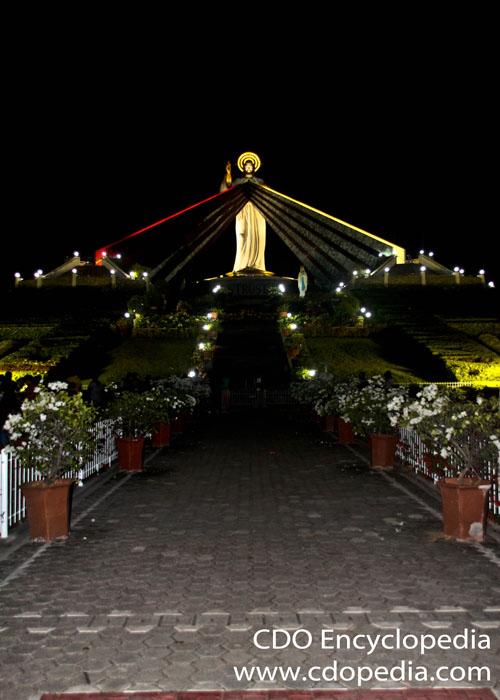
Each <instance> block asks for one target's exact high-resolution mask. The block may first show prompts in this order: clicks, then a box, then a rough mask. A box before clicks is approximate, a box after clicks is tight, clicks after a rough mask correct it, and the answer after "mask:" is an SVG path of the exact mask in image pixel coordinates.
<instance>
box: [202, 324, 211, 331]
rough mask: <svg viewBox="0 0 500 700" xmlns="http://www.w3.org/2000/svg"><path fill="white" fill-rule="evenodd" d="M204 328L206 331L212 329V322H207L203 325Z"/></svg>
mask: <svg viewBox="0 0 500 700" xmlns="http://www.w3.org/2000/svg"><path fill="white" fill-rule="evenodd" d="M203 330H204V331H209V330H210V324H209V323H205V324H204V326H203Z"/></svg>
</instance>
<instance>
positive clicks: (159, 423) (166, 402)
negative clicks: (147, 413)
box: [150, 380, 186, 447]
mask: <svg viewBox="0 0 500 700" xmlns="http://www.w3.org/2000/svg"><path fill="white" fill-rule="evenodd" d="M178 393H179V392H178V391H176V390H175V389H174V388H173V386H171V385H169V383H168V380H167V381H163V380H160V381H158V382H156V384H155V385H154V387H153V389H152V391H151V397H152V399H153V400H152V402H151V407H150V408H151V411H152V414H153V417H154V423H153V439H152V442H153V446H154V447H167V446H168V445H170V434H171V427H172V422H173V421H174V420H176V419H177V418H178V416H179V415H180V413H181V412H182V410H183V409H184V408H185V403H186V402H185V400H184V399H183V398H182V395H181V396H178Z"/></svg>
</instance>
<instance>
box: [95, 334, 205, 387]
mask: <svg viewBox="0 0 500 700" xmlns="http://www.w3.org/2000/svg"><path fill="white" fill-rule="evenodd" d="M194 346H195V339H194V338H186V339H184V338H183V339H178V338H156V339H150V338H128V339H127V340H124V341H123V343H121V344H120V345H119V346H118V347H117V348H115V349H114V350H113V351H112V352H111V353H110V355H111V362H110V363H109V364H108V365H107V367H105V369H104V370H103V372H102V374H101V375H100V379H101V381H103V382H105V383H106V382H111V381H116V380H118V379H121V378H123V377H124V376H125V375H126V374H127V372H137V374H138V375H139V376H143V377H144V376H148V375H149V376H151V377H165V376H167V375H169V374H183V373H184V372H186V371H187V370H189V369H191V366H192V365H191V357H192V354H193V351H194Z"/></svg>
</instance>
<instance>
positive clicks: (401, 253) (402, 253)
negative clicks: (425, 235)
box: [260, 185, 406, 264]
mask: <svg viewBox="0 0 500 700" xmlns="http://www.w3.org/2000/svg"><path fill="white" fill-rule="evenodd" d="M260 187H264V188H265V189H266V190H269V191H270V192H273V193H274V194H277V195H278V196H279V197H283V199H288V200H289V201H290V202H293V203H294V204H299V205H300V206H301V207H305V208H306V209H309V210H310V211H314V212H315V213H316V214H321V216H326V218H327V219H331V220H332V221H336V222H337V223H339V224H342V225H343V226H347V227H348V228H350V229H352V230H353V231H358V232H359V233H362V234H364V235H365V236H369V237H370V238H373V239H374V240H376V241H380V242H381V243H385V244H386V245H388V246H391V248H392V252H393V255H395V256H396V259H397V262H398V263H401V264H403V263H404V262H405V261H406V250H405V249H404V248H402V247H401V246H399V245H396V244H395V243H391V241H386V240H385V238H380V236H376V235H375V234H374V233H369V232H368V231H365V230H364V229H362V228H358V227H357V226H353V225H352V224H348V223H347V221H342V219H337V218H336V217H335V216H332V215H331V214H326V213H325V212H324V211H320V210H319V209H315V208H314V207H311V206H309V205H308V204H304V202H299V201H298V200H297V199H293V198H292V197H288V196H287V195H286V194H281V192H276V190H273V189H272V188H271V187H268V186H267V185H260Z"/></svg>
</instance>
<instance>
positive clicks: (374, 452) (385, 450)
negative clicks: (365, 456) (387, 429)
mask: <svg viewBox="0 0 500 700" xmlns="http://www.w3.org/2000/svg"><path fill="white" fill-rule="evenodd" d="M398 440H399V435H384V434H379V435H370V457H371V461H370V464H371V467H372V469H375V468H376V467H379V468H380V469H392V468H393V467H394V460H395V459H396V446H397V444H398Z"/></svg>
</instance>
